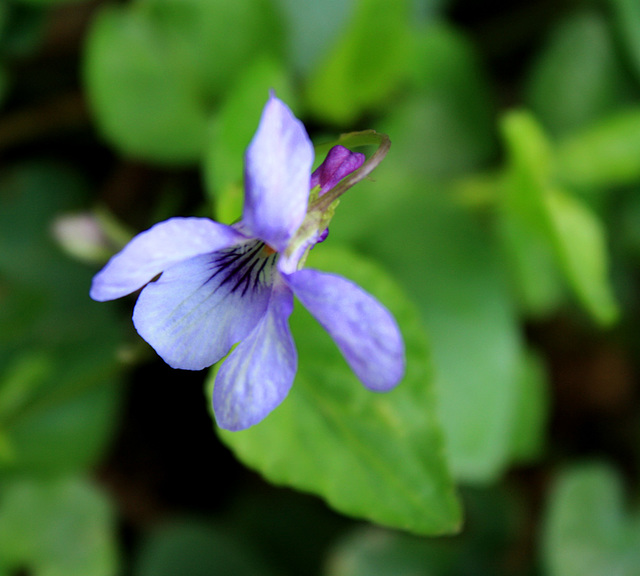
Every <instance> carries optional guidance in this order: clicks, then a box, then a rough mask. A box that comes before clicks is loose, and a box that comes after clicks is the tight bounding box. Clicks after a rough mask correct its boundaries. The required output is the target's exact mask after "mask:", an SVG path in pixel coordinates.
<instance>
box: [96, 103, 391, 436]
mask: <svg viewBox="0 0 640 576" xmlns="http://www.w3.org/2000/svg"><path fill="white" fill-rule="evenodd" d="M313 157H314V150H313V146H312V144H311V141H310V140H309V137H308V136H307V133H306V131H305V129H304V126H303V125H302V123H301V122H300V121H299V120H297V119H296V118H295V116H293V114H292V113H291V111H290V110H289V108H287V106H286V105H285V104H284V103H283V102H281V101H280V100H278V99H277V98H276V97H275V96H273V95H272V96H271V97H270V98H269V101H268V102H267V104H266V106H265V108H264V111H263V113H262V118H261V120H260V125H259V127H258V131H257V133H256V134H255V136H254V137H253V140H252V142H251V144H250V145H249V148H248V149H247V152H246V156H245V206H244V213H243V219H242V221H241V222H240V223H238V224H235V225H233V226H227V225H224V224H219V223H217V222H214V221H212V220H209V219H206V218H171V219H169V220H167V221H165V222H161V223H160V224H156V225H155V226H153V227H152V228H150V229H149V230H147V231H146V232H142V233H140V234H138V235H137V236H136V237H135V238H133V239H132V240H131V242H129V244H128V245H127V246H125V248H124V249H123V250H122V251H121V252H120V253H118V254H116V255H115V256H114V257H113V258H111V260H110V261H109V262H108V263H107V265H106V266H105V267H104V268H103V269H102V270H101V271H100V272H99V273H98V274H97V275H96V276H95V278H94V279H93V284H92V287H91V297H92V298H93V299H94V300H99V301H106V300H112V299H115V298H120V297H122V296H125V295H127V294H130V293H132V292H134V291H136V290H138V289H139V288H141V287H143V286H144V288H143V290H142V291H141V293H140V296H139V297H138V301H137V303H136V305H135V309H134V312H133V323H134V325H135V327H136V330H137V331H138V333H139V334H140V336H142V338H144V339H145V340H146V341H147V342H148V343H149V344H150V345H151V346H152V347H153V348H154V349H155V350H156V352H157V353H158V354H159V355H160V356H161V357H162V358H163V359H164V361H165V362H167V364H169V365H170V366H172V367H174V368H182V369H186V370H200V369H203V368H206V367H208V366H211V365H212V364H214V363H216V362H218V361H219V360H221V359H222V358H224V357H225V356H226V355H227V354H228V353H229V350H231V348H232V347H233V346H234V345H235V344H238V343H239V344H238V345H237V346H236V347H235V349H233V351H232V352H231V354H229V356H228V358H226V360H225V361H224V362H223V363H222V366H221V367H220V370H219V372H218V374H217V377H216V381H215V385H214V391H213V407H214V412H215V415H216V419H217V421H218V424H219V425H220V426H221V427H222V428H226V429H228V430H241V429H244V428H248V427H249V426H252V425H254V424H257V423H258V422H260V421H261V420H262V419H263V418H265V417H266V416H267V414H269V412H271V411H272V410H273V409H274V408H276V407H277V406H278V405H279V404H280V403H281V402H282V401H283V400H284V398H285V397H286V395H287V393H288V391H289V389H290V388H291V385H292V383H293V379H294V376H295V372H296V367H297V354H296V349H295V346H294V343H293V339H292V337H291V332H290V330H289V315H290V314H291V311H292V310H293V295H294V294H295V295H296V296H297V297H298V299H299V300H300V301H301V302H302V304H304V306H305V307H306V308H307V309H308V310H309V312H311V314H312V315H313V316H315V318H316V319H317V320H318V322H320V324H321V325H322V326H323V327H324V328H325V329H326V330H327V332H328V333H329V334H330V335H331V336H332V337H333V339H334V340H335V342H336V344H337V346H338V348H339V349H340V351H341V352H342V354H343V355H344V357H345V359H346V361H347V362H348V364H349V365H350V366H351V368H352V369H353V371H354V372H355V374H356V375H357V376H358V378H359V379H360V380H361V381H362V382H363V384H364V385H365V386H366V387H367V388H370V389H371V390H375V391H385V390H389V389H391V388H393V387H394V386H395V385H396V384H397V383H398V382H399V381H400V379H401V378H402V376H403V374H404V344H403V341H402V336H401V334H400V332H399V330H398V327H397V325H396V323H395V321H394V319H393V317H392V316H391V315H390V314H389V312H388V311H387V310H386V309H385V308H384V307H383V306H382V305H381V304H380V303H379V302H378V301H377V300H375V299H374V298H373V297H372V296H371V295H369V294H367V293H366V292H364V291H363V290H362V289H361V288H359V287H358V286H356V285H355V284H353V283H351V282H349V281H348V280H346V279H344V278H342V277H340V276H337V275H334V274H328V273H324V272H319V271H317V270H310V269H301V267H302V264H303V263H304V259H305V256H306V254H307V252H308V250H309V249H310V248H311V247H313V245H314V244H316V243H317V242H318V241H321V240H322V239H324V236H326V229H327V225H328V220H329V219H330V216H327V211H326V210H324V211H318V210H315V211H314V210H309V211H308V207H309V197H310V187H311V188H312V190H311V195H312V197H314V196H315V197H319V196H322V195H324V194H325V193H327V191H329V190H330V189H331V188H333V187H334V186H335V185H336V184H338V182H339V181H340V180H341V179H343V178H344V177H345V176H348V175H349V174H350V173H352V172H353V171H354V170H357V169H358V168H360V166H362V164H363V161H364V156H363V155H361V154H355V153H353V152H351V151H349V150H347V149H346V148H343V147H341V146H337V147H335V148H333V149H332V150H331V151H330V153H329V155H328V156H327V159H326V160H325V162H324V163H323V164H322V165H321V166H320V167H319V168H318V169H317V170H316V171H315V172H314V173H313V174H311V166H312V163H313ZM331 212H332V210H331ZM158 275H159V277H158V278H157V279H156V280H155V281H154V278H156V277H157V276H158Z"/></svg>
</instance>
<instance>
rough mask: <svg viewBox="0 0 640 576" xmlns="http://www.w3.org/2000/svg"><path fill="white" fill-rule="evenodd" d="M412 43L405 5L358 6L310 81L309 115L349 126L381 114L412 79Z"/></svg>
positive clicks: (364, 1) (368, 0) (365, 2)
mask: <svg viewBox="0 0 640 576" xmlns="http://www.w3.org/2000/svg"><path fill="white" fill-rule="evenodd" d="M411 41H412V37H411V31H410V27H409V10H408V5H407V1H406V0H397V1H396V2H387V1H386V0H358V2H357V4H356V8H355V12H354V15H353V17H352V19H351V20H350V21H349V23H348V25H347V26H346V27H345V29H344V31H343V33H342V35H341V37H340V39H339V40H338V41H337V42H336V44H335V45H334V46H333V47H332V49H331V50H330V51H329V52H328V53H327V54H326V55H325V56H324V57H323V58H322V59H321V63H320V64H319V65H318V67H317V68H316V70H315V71H314V72H313V73H312V74H311V76H310V77H309V78H308V80H307V84H306V86H305V94H306V98H307V105H308V107H309V110H310V111H311V112H312V113H313V114H314V115H315V116H317V117H318V118H320V119H323V120H327V121H329V122H333V123H336V124H348V123H350V122H353V121H354V120H355V119H356V118H357V117H358V116H359V115H361V114H362V113H363V112H366V111H369V110H372V109H380V108H381V106H382V105H383V104H384V103H385V102H386V100H387V98H388V97H389V96H390V95H391V94H392V93H393V91H394V90H395V89H396V88H397V87H398V85H399V83H400V82H401V81H402V80H403V79H404V78H405V77H406V75H407V72H408V62H409V54H410V50H411Z"/></svg>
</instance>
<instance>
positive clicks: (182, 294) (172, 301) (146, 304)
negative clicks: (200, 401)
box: [133, 242, 275, 370]
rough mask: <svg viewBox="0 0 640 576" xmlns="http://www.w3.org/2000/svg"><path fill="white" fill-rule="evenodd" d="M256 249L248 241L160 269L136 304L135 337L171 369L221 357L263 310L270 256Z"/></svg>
mask: <svg viewBox="0 0 640 576" xmlns="http://www.w3.org/2000/svg"><path fill="white" fill-rule="evenodd" d="M241 249H242V250H245V252H243V253H242V254H241V256H242V257H236V256H237V254H238V251H239V250H241ZM250 250H253V252H251V251H250ZM260 250H262V245H261V244H258V243H257V242H253V243H248V244H246V245H245V246H242V247H236V248H235V249H231V250H227V251H224V252H216V253H215V254H204V255H201V256H196V257H195V258H191V259H190V260H187V261H185V262H181V263H180V264H176V265H175V266H172V267H171V268H169V269H168V270H166V271H165V272H163V274H162V276H160V278H159V280H157V281H156V282H152V283H151V284H148V285H147V286H146V287H145V288H144V289H143V290H142V292H141V294H140V297H139V298H138V302H137V303H136V306H135V309H134V312H133V323H134V325H135V327H136V330H137V331H138V333H139V334H140V336H142V338H144V339H145V340H146V341H147V342H148V343H149V344H150V345H151V346H152V347H153V348H154V349H155V351H156V352H157V353H158V355H159V356H160V357H161V358H162V359H163V360H164V361H165V362H166V363H167V364H169V365H170V366H172V367H173V368H182V369H185V370H201V369H202V368H206V367H207V366H211V365H212V364H214V363H215V362H217V361H218V360H220V359H221V358H223V357H224V356H225V355H226V354H227V353H228V352H229V350H230V349H231V347H232V346H233V345H234V344H236V343H237V342H239V341H240V340H242V339H243V338H244V337H245V336H247V335H248V334H249V333H250V332H251V331H252V330H253V329H254V328H255V326H256V325H257V324H258V322H259V321H260V319H261V318H262V316H263V315H264V313H265V311H266V309H267V305H268V303H269V296H270V294H271V289H272V281H273V280H272V277H273V273H274V271H275V267H274V260H275V256H273V255H272V256H271V257H270V258H262V257H261V256H260V255H259V251H260ZM234 258H235V259H234Z"/></svg>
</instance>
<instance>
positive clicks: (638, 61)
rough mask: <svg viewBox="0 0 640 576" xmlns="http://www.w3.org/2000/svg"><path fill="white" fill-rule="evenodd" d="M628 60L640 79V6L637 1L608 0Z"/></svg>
mask: <svg viewBox="0 0 640 576" xmlns="http://www.w3.org/2000/svg"><path fill="white" fill-rule="evenodd" d="M607 3H608V4H610V5H611V7H612V9H613V15H614V19H615V20H614V21H615V24H616V27H617V32H618V36H619V38H620V40H621V41H622V43H623V46H624V47H625V48H626V55H627V59H628V61H629V62H630V64H631V66H632V69H633V71H634V72H635V74H636V77H638V78H640V28H639V26H640V5H638V3H637V2H636V1H635V0H608V2H607Z"/></svg>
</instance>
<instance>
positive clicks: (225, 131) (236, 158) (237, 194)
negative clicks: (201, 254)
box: [204, 57, 295, 223]
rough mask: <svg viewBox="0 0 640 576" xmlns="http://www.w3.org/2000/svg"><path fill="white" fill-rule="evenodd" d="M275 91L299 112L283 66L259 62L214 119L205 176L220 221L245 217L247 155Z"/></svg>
mask: <svg viewBox="0 0 640 576" xmlns="http://www.w3.org/2000/svg"><path fill="white" fill-rule="evenodd" d="M272 89H273V90H274V91H275V92H276V94H277V95H278V97H279V98H281V99H283V100H284V101H285V102H287V105H288V106H289V107H290V108H292V109H295V99H294V96H293V90H292V88H291V83H290V81H289V78H288V77H287V72H286V70H284V68H283V67H282V65H281V64H280V63H279V62H277V61H276V60H274V59H273V58H270V57H265V58H260V59H257V60H255V61H254V62H252V63H251V65H249V66H248V67H247V68H245V69H244V70H243V71H242V72H241V74H240V76H239V78H238V80H237V82H236V83H235V84H234V85H233V86H232V87H231V88H230V89H229V90H228V92H227V96H226V99H225V101H224V102H223V104H222V106H221V107H220V110H219V112H218V114H217V116H216V117H215V119H214V123H213V126H212V130H211V133H210V136H209V144H208V146H207V150H206V157H205V163H204V174H205V180H206V184H207V192H208V194H209V196H210V197H211V199H212V200H213V201H214V205H215V206H216V219H217V220H219V221H220V222H222V221H225V222H227V223H231V222H233V221H235V220H237V219H238V218H239V217H240V216H241V209H242V201H243V194H242V188H241V186H240V185H241V183H242V179H243V169H244V153H245V150H246V148H247V146H248V145H249V143H250V142H251V138H252V137H253V135H254V133H255V132H256V130H257V128H258V124H259V122H260V116H261V113H262V109H263V108H264V105H265V104H266V102H267V99H268V97H269V91H270V90H272ZM236 211H237V212H236ZM234 212H235V213H234Z"/></svg>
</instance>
